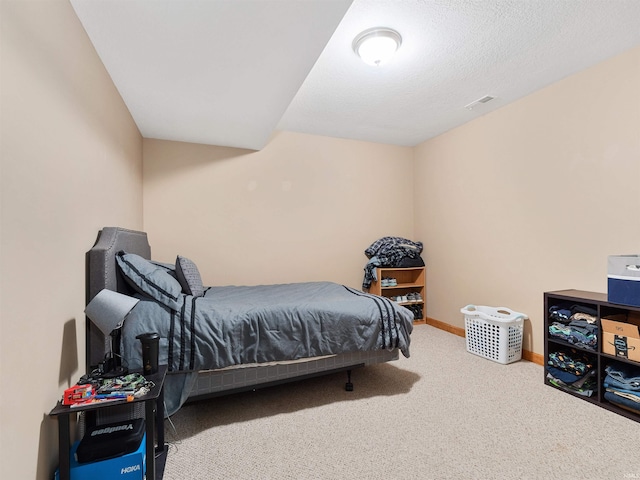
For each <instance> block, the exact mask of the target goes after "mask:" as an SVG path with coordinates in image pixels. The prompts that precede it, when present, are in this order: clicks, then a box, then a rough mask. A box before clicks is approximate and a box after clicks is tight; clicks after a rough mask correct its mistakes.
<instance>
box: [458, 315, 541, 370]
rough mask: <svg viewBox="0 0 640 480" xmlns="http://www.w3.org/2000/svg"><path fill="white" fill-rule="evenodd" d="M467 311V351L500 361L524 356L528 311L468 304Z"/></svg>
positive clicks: (514, 359)
mask: <svg viewBox="0 0 640 480" xmlns="http://www.w3.org/2000/svg"><path fill="white" fill-rule="evenodd" d="M460 311H461V312H462V313H463V314H464V326H465V337H466V339H467V351H468V352H470V353H473V354H475V355H480V356H481V357H485V358H488V359H489V360H494V361H496V362H498V363H504V364H507V363H512V362H517V361H518V360H520V359H521V358H522V330H523V327H524V320H525V319H526V318H528V317H527V316H526V315H525V314H524V313H519V312H514V311H513V310H510V309H508V308H505V307H486V306H476V305H467V306H466V307H464V308H462V309H461V310H460Z"/></svg>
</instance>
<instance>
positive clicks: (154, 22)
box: [71, 0, 640, 149]
mask: <svg viewBox="0 0 640 480" xmlns="http://www.w3.org/2000/svg"><path fill="white" fill-rule="evenodd" d="M71 4H72V5H73V8H74V9H75V11H76V13H77V14H78V17H79V18H80V21H81V22H82V24H83V25H84V28H85V29H86V31H87V33H88V35H89V37H90V39H91V41H92V42H93V44H94V46H95V48H96V51H97V52H98V55H99V56H100V58H101V59H102V61H103V63H104V65H105V67H106V69H107V71H108V72H109V74H110V75H111V77H112V79H113V81H114V83H115V85H116V87H117V88H118V90H119V92H120V94H121V95H122V98H123V100H124V102H125V103H126V104H127V106H128V108H129V110H130V112H131V115H132V116H133V118H134V120H135V122H136V124H137V125H138V128H139V129H140V132H141V133H142V135H143V136H144V137H146V138H159V139H167V140H177V141H184V142H193V143H204V144H212V145H221V146H231V147H240V148H249V149H260V148H262V147H263V146H264V145H265V144H266V143H267V142H268V140H269V137H270V136H271V135H272V134H273V132H274V131H275V130H289V131H296V132H303V133H310V134H316V135H326V136H333V137H341V138H351V139H358V140H366V141H373V142H381V143H388V144H394V145H405V146H414V145H417V144H419V143H421V142H423V141H425V140H428V139H429V138H432V137H434V136H436V135H439V134H441V133H443V132H445V131H447V130H449V129H451V128H454V127H456V126H459V125H462V124H464V123H466V122H468V121H470V120H472V119H474V118H477V117H478V116H479V115H483V114H485V113H488V112H490V111H492V110H495V109H497V108H500V107H501V106H503V105H505V104H507V103H510V102H513V101H514V100H516V99H518V98H521V97H523V96H525V95H527V94H529V93H531V92H533V91H535V90H538V89H540V88H543V87H544V86H546V85H549V84H551V83H554V82H556V81H558V80H560V79H562V78H564V77H566V76H568V75H571V74H573V73H576V72H578V71H580V70H583V69H584V68H587V67H589V66H591V65H594V64H596V63H599V62H601V61H603V60H605V59H607V58H609V57H611V56H613V55H616V54H617V53H620V52H623V51H625V50H628V49H630V48H632V47H634V46H637V45H640V0H354V1H353V2H352V1H350V0H179V1H178V0H71ZM375 26H385V27H390V28H393V29H395V30H397V31H398V32H400V34H401V35H402V39H403V41H402V47H401V49H400V50H399V51H398V53H397V54H396V56H395V57H394V59H393V60H392V61H391V62H390V63H389V64H387V65H386V66H382V67H371V66H368V65H365V64H364V63H363V62H362V61H361V60H360V59H359V58H358V57H357V56H356V55H355V53H354V52H353V50H352V48H351V44H352V42H353V39H354V37H356V36H357V34H358V33H360V32H361V31H363V30H365V29H367V28H370V27H375ZM639 89H640V86H639ZM485 95H491V96H493V97H495V99H494V100H492V101H490V102H489V103H486V104H483V105H481V106H479V107H477V108H475V109H473V110H468V109H465V108H464V107H465V105H467V104H469V103H471V102H473V101H474V100H477V99H479V98H481V97H483V96H485Z"/></svg>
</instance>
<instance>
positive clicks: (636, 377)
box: [604, 364, 640, 413]
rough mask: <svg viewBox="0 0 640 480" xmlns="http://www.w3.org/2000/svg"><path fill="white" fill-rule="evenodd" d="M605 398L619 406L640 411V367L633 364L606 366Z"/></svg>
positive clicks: (635, 411) (636, 411)
mask: <svg viewBox="0 0 640 480" xmlns="http://www.w3.org/2000/svg"><path fill="white" fill-rule="evenodd" d="M605 372H607V376H606V377H605V378H604V388H605V392H604V398H605V399H607V400H608V401H609V402H611V403H614V404H616V405H618V406H619V407H622V408H625V409H627V410H631V411H632V412H634V413H640V368H639V367H634V366H631V365H623V364H616V365H609V366H607V368H605Z"/></svg>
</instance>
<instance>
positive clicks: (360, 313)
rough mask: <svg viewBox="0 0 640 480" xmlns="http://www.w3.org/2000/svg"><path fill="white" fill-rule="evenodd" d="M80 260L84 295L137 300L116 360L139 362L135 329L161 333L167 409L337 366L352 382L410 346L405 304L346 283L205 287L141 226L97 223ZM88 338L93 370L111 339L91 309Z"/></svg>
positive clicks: (409, 316) (183, 260) (190, 267)
mask: <svg viewBox="0 0 640 480" xmlns="http://www.w3.org/2000/svg"><path fill="white" fill-rule="evenodd" d="M86 268H87V272H86V273H87V277H86V279H87V281H86V287H87V288H86V301H87V304H88V303H89V302H90V300H91V299H92V298H93V297H94V296H95V295H96V294H97V293H98V292H100V291H101V290H102V289H105V288H106V289H109V290H113V291H117V292H120V293H124V294H126V295H130V296H133V297H136V298H138V299H139V300H140V301H139V302H138V303H137V304H136V306H135V307H134V308H133V310H132V311H131V312H130V313H129V315H128V316H127V318H126V320H125V322H124V324H123V326H122V328H121V329H120V330H119V332H118V333H119V334H118V337H117V341H116V345H117V347H119V348H118V351H119V355H120V357H121V362H122V365H123V366H125V367H127V368H129V369H139V368H141V367H142V348H141V344H140V341H139V340H137V339H136V337H137V336H138V335H140V334H141V333H149V332H153V333H158V334H159V335H160V354H159V359H160V363H161V364H167V365H168V374H167V378H166V381H165V410H166V411H165V415H171V414H173V413H174V412H175V411H177V410H178V409H179V408H180V407H181V406H182V405H183V404H184V403H185V402H190V401H194V400H201V399H204V398H209V397H213V396H218V395H224V394H229V393H233V392H237V391H241V390H248V389H256V388H259V387H263V386H269V385H274V384H277V383H284V382H287V381H293V380H298V379H302V378H308V377H311V376H316V375H321V374H328V373H333V372H336V371H341V370H344V371H348V372H349V381H348V383H347V386H349V382H350V371H351V369H353V368H356V367H361V366H365V365H370V364H376V363H383V362H388V361H392V360H397V359H398V358H399V354H400V353H402V354H403V355H404V356H406V357H408V356H409V345H410V334H411V331H412V328H413V315H412V314H411V312H410V311H409V310H407V309H404V308H402V307H400V306H398V305H396V304H395V303H394V302H391V301H389V300H388V299H385V298H383V297H378V296H376V295H370V294H367V293H364V292H362V291H360V290H356V289H353V288H350V287H347V286H344V285H339V284H336V283H332V282H306V283H292V284H283V285H257V286H210V287H205V286H203V285H199V284H198V279H199V278H200V277H199V271H198V267H197V266H196V265H194V264H193V262H191V261H190V260H189V259H187V258H185V257H181V256H179V255H177V261H176V263H175V264H173V263H161V262H157V261H155V260H152V257H151V247H150V245H149V242H148V239H147V234H146V233H145V232H140V231H135V230H128V229H124V228H119V227H105V228H103V229H102V230H101V231H100V232H99V233H98V237H97V239H96V242H95V244H94V245H93V247H92V248H91V249H90V250H89V251H88V252H87V255H86ZM145 269H146V270H145ZM176 282H177V284H178V287H176ZM86 345H87V351H86V367H87V372H90V371H92V369H94V368H95V366H96V365H98V364H99V363H101V362H103V361H104V359H105V355H107V352H109V351H110V348H111V347H110V345H111V340H110V339H109V338H108V337H105V336H104V335H103V334H102V332H101V331H100V330H99V329H98V328H96V326H94V325H93V324H92V322H91V320H89V319H88V318H87V320H86Z"/></svg>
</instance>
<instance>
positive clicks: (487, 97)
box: [464, 95, 496, 110]
mask: <svg viewBox="0 0 640 480" xmlns="http://www.w3.org/2000/svg"><path fill="white" fill-rule="evenodd" d="M494 98H496V97H492V96H491V95H485V96H484V97H482V98H479V99H478V100H475V101H473V102H471V103H470V104H469V105H465V106H464V108H466V109H467V110H473V108H474V107H477V106H478V105H480V104H482V103H487V102H490V101H491V100H493V99H494Z"/></svg>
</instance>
